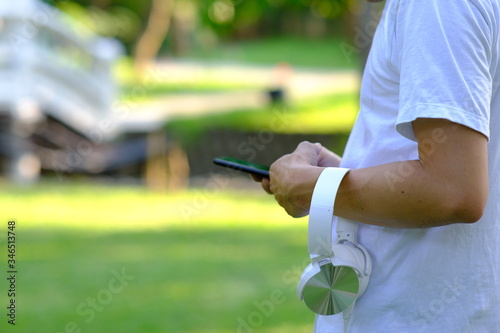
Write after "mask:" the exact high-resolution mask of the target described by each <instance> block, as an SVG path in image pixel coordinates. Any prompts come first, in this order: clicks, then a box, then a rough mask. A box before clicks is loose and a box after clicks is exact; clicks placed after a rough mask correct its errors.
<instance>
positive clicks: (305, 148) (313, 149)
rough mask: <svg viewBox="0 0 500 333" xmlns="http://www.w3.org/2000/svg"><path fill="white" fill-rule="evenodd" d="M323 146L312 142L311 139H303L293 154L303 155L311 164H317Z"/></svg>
mask: <svg viewBox="0 0 500 333" xmlns="http://www.w3.org/2000/svg"><path fill="white" fill-rule="evenodd" d="M321 149H322V146H321V144H319V143H311V142H309V141H302V142H301V143H299V145H298V146H297V148H295V150H294V152H293V154H297V155H300V156H303V157H304V158H305V159H306V161H307V162H308V163H309V164H311V165H317V162H318V155H319V153H320V152H321Z"/></svg>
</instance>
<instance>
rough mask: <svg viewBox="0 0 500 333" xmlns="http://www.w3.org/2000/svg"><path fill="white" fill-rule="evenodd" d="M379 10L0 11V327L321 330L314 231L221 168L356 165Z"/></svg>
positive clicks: (355, 4) (360, 2) (321, 4)
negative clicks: (310, 248) (316, 153)
mask: <svg viewBox="0 0 500 333" xmlns="http://www.w3.org/2000/svg"><path fill="white" fill-rule="evenodd" d="M382 7H383V4H369V3H368V2H366V1H364V0H252V1H248V0H247V1H245V0H203V1H202V0H145V1H134V0H79V1H63V0H46V1H41V0H17V1H16V2H12V1H9V0H0V185H1V191H0V209H1V213H2V214H1V215H0V218H1V219H3V222H2V220H0V225H4V228H3V229H2V230H4V231H1V232H0V248H4V249H5V248H6V244H5V243H6V242H7V231H8V229H7V227H8V221H9V220H15V221H16V229H15V232H16V237H17V238H16V242H17V243H16V245H17V252H16V260H17V269H18V280H17V293H16V298H17V318H16V325H15V326H12V325H9V324H8V323H7V319H5V318H6V316H5V315H4V316H3V317H4V320H3V321H2V322H0V327H1V329H0V330H1V331H2V332H10V331H12V332H14V331H16V332H23V333H24V332H30V333H31V332H42V333H43V332H47V333H60V332H64V333H74V332H75V333H79V332H93V333H101V332H103V333H104V332H158V333H160V332H162V333H163V332H191V333H195V332H196V333H198V332H214V333H215V332H217V333H225V332H245V333H247V332H269V333H278V332H311V330H312V326H313V319H314V316H313V314H312V313H311V312H310V311H309V310H307V308H306V307H305V306H304V305H303V304H301V302H299V300H298V299H297V298H296V296H295V286H296V283H297V282H298V279H299V277H300V274H301V273H302V270H303V269H304V268H305V266H306V265H307V263H308V253H307V244H306V242H307V239H306V235H307V219H293V218H290V217H288V216H287V215H286V213H285V212H284V211H282V210H281V208H279V207H278V205H277V204H276V203H275V201H274V199H273V197H272V196H268V195H266V194H264V193H263V191H262V190H261V189H260V185H259V184H256V183H254V182H252V181H251V180H250V179H249V177H248V176H246V175H244V174H240V173H238V172H235V171H229V170H225V169H223V168H221V167H218V166H215V165H213V164H212V159H213V158H214V157H216V156H232V157H236V158H240V159H245V160H248V161H251V162H257V163H261V164H271V163H272V162H273V161H274V160H276V159H277V158H278V157H280V156H282V155H283V154H286V153H289V152H291V151H293V150H294V148H295V147H296V145H297V144H298V143H299V142H301V141H303V140H308V141H313V142H321V143H322V144H323V145H324V146H326V147H328V148H330V149H332V150H334V151H336V152H337V153H339V154H342V152H343V149H344V145H345V143H346V141H347V138H348V135H349V132H350V129H351V127H352V125H353V123H354V121H355V118H356V115H357V111H358V96H359V83H360V78H361V73H362V69H363V66H364V63H365V59H366V57H367V53H368V51H369V47H370V42H371V37H372V35H373V33H374V31H375V28H376V25H377V22H378V19H379V17H380V14H381V11H382ZM2 244H3V245H2ZM5 251H6V250H5ZM3 257H5V258H4V259H5V260H4V259H2V261H1V262H0V270H1V272H2V275H1V276H4V275H3V274H4V273H5V272H6V271H7V270H8V269H7V252H5V255H4V256H3ZM8 288H9V286H8V281H7V280H6V279H5V278H2V279H1V280H0V295H2V296H0V302H1V303H2V304H1V307H2V308H4V309H5V307H6V306H7V305H8V301H9V300H8V298H7V297H6V295H7V291H8Z"/></svg>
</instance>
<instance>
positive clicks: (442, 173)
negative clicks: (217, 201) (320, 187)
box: [256, 118, 488, 228]
mask: <svg viewBox="0 0 500 333" xmlns="http://www.w3.org/2000/svg"><path fill="white" fill-rule="evenodd" d="M413 129H414V132H415V136H416V138H417V141H418V148H419V159H418V160H413V161H402V162H395V163H388V164H383V165H379V166H374V167H370V168H363V169H356V170H351V171H350V172H349V173H348V174H347V175H346V176H345V178H344V179H343V181H342V183H341V185H340V188H339V191H338V194H337V199H336V201H335V207H334V210H335V215H337V216H340V217H344V218H348V219H352V220H356V221H359V222H362V223H366V224H372V225H377V226H382V227H392V228H428V227H437V226H443V225H447V224H453V223H473V222H476V221H477V220H479V219H480V218H481V216H482V214H483V211H484V208H485V205H486V201H487V198H488V158H487V156H488V154H487V139H486V137H484V136H483V135H482V134H480V133H479V132H476V131H474V130H471V129H469V128H467V127H464V126H461V125H457V124H455V123H452V122H449V121H447V120H444V119H430V118H420V119H417V120H415V121H414V122H413ZM340 161H341V158H340V157H339V156H338V155H336V154H334V153H333V152H330V151H328V150H327V149H325V148H324V147H322V146H321V145H320V144H317V143H316V144H313V143H310V142H302V143H301V144H299V146H298V147H297V149H296V150H295V151H294V152H293V153H291V154H288V155H285V156H283V157H281V158H280V159H278V160H277V161H276V162H275V163H273V164H272V166H271V170H270V179H268V178H264V179H256V180H258V181H261V183H262V187H263V188H264V190H265V191H267V192H268V193H271V194H273V195H274V196H275V198H276V200H277V201H278V203H279V204H280V205H281V206H282V207H283V208H284V209H285V210H286V212H287V213H288V214H289V215H291V216H293V217H302V216H305V215H307V214H308V212H309V206H310V203H311V197H312V192H313V190H314V186H315V184H316V181H317V179H318V177H319V175H320V174H321V172H322V170H323V169H324V168H325V167H327V166H328V167H338V166H339V163H340Z"/></svg>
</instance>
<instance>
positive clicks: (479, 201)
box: [445, 188, 488, 224]
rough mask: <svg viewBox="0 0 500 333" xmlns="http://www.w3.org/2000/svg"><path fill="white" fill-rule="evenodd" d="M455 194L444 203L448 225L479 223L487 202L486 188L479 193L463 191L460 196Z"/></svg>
mask: <svg viewBox="0 0 500 333" xmlns="http://www.w3.org/2000/svg"><path fill="white" fill-rule="evenodd" d="M456 193H457V192H455V193H454V194H452V195H451V197H448V202H447V203H445V207H446V208H447V210H448V212H447V214H446V215H447V217H448V218H447V220H448V223H450V224H451V223H468V224H472V223H475V222H477V221H479V220H480V219H481V218H482V217H483V214H484V210H485V208H486V202H487V200H488V190H487V188H486V190H480V191H463V192H461V193H462V195H460V194H458V195H457V194H456ZM458 193H460V192H458Z"/></svg>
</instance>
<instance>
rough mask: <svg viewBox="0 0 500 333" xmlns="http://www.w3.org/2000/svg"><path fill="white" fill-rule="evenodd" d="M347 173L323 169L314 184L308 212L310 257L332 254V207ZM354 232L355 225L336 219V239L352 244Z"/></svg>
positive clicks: (343, 170) (338, 169) (345, 170)
mask: <svg viewBox="0 0 500 333" xmlns="http://www.w3.org/2000/svg"><path fill="white" fill-rule="evenodd" d="M349 171H350V169H346V168H325V169H324V170H323V172H322V173H321V175H320V176H319V178H318V180H317V182H316V186H315V187H314V192H313V195H312V199H311V208H310V210H309V226H308V248H309V253H310V254H311V256H321V257H323V256H324V257H330V256H331V255H332V254H333V252H332V228H333V206H334V204H335V198H336V197H337V191H338V189H339V186H340V183H341V182H342V179H344V176H345V175H346V174H347V173H348V172H349ZM356 230H357V224H355V223H352V222H349V221H347V220H344V219H340V218H339V219H338V221H337V237H340V238H341V239H346V240H349V241H351V242H353V243H354V242H355V239H356V238H355V237H354V235H355V233H356ZM338 241H339V240H337V242H338Z"/></svg>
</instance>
